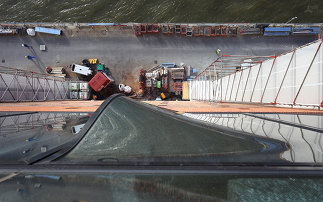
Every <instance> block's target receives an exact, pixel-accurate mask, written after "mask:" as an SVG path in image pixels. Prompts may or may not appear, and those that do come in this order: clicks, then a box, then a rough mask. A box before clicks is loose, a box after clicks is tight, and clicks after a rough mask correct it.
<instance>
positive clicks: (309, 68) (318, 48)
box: [293, 41, 322, 105]
mask: <svg viewBox="0 0 323 202" xmlns="http://www.w3.org/2000/svg"><path fill="white" fill-rule="evenodd" d="M321 45H322V41H321V43H320V45H319V46H318V47H317V50H316V52H315V55H314V57H313V59H312V62H311V64H310V66H309V67H308V69H307V72H306V74H305V76H304V79H303V81H302V83H301V86H300V87H299V89H298V91H297V94H296V96H295V99H294V102H293V105H295V104H296V99H297V97H298V95H299V93H300V91H301V89H302V87H303V85H304V82H305V79H306V77H307V75H308V73H309V72H310V70H311V67H312V66H313V63H314V60H315V58H316V56H317V54H318V52H319V50H320V48H321Z"/></svg>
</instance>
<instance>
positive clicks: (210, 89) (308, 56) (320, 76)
mask: <svg viewBox="0 0 323 202" xmlns="http://www.w3.org/2000/svg"><path fill="white" fill-rule="evenodd" d="M321 45H322V40H321V39H320V40H317V41H314V42H312V43H309V44H306V45H304V46H301V47H299V48H296V49H294V50H292V51H290V52H288V53H285V54H282V55H279V56H232V55H222V56H220V57H219V58H218V59H217V60H216V61H214V62H213V63H212V64H211V65H210V66H209V67H207V68H206V69H205V70H204V71H203V72H201V73H200V74H199V75H198V76H197V77H196V79H194V80H193V81H190V83H189V90H190V92H189V96H190V100H202V101H216V102H243V103H261V104H275V105H288V106H292V107H296V106H297V107H317V108H321V107H323V49H322V48H321ZM248 64H249V65H248Z"/></svg>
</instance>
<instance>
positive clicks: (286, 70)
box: [274, 49, 296, 104]
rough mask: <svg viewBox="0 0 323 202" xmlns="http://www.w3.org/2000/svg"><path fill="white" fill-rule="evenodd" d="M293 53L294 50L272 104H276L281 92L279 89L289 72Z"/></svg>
mask: <svg viewBox="0 0 323 202" xmlns="http://www.w3.org/2000/svg"><path fill="white" fill-rule="evenodd" d="M295 53H296V49H294V51H293V54H292V56H291V58H290V61H289V63H288V66H287V69H286V71H285V74H284V77H283V80H282V82H281V83H280V86H279V88H278V92H277V95H276V98H275V101H274V104H277V98H278V95H279V93H280V90H281V88H282V86H283V83H284V81H285V78H286V75H287V72H288V70H289V67H290V65H291V64H292V61H293V58H294V55H295Z"/></svg>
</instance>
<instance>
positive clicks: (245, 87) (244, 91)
mask: <svg viewBox="0 0 323 202" xmlns="http://www.w3.org/2000/svg"><path fill="white" fill-rule="evenodd" d="M250 72H251V68H249V72H248V76H247V81H246V85H245V86H244V90H243V94H242V99H241V101H242V102H243V99H244V95H245V93H246V89H247V85H248V81H249V75H250Z"/></svg>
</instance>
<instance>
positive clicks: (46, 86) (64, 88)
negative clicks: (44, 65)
mask: <svg viewBox="0 0 323 202" xmlns="http://www.w3.org/2000/svg"><path fill="white" fill-rule="evenodd" d="M68 84H69V82H68V81H66V80H65V78H60V77H55V76H51V75H46V74H40V73H36V72H32V71H25V70H20V69H14V68H10V67H3V66H0V102H20V101H46V100H66V99H69V89H68Z"/></svg>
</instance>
